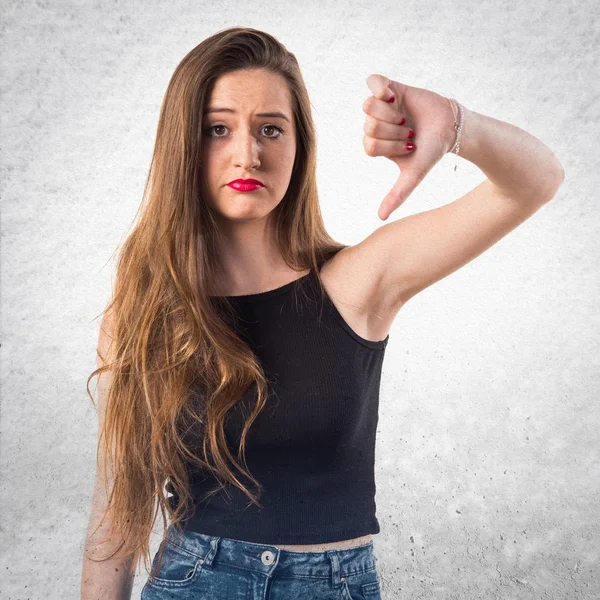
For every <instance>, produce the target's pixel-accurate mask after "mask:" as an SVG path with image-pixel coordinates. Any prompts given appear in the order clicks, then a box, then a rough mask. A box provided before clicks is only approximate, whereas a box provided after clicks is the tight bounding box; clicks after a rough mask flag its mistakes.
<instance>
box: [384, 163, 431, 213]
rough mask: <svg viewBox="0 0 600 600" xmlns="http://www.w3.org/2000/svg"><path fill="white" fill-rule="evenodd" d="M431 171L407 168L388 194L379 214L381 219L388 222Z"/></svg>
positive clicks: (412, 167)
mask: <svg viewBox="0 0 600 600" xmlns="http://www.w3.org/2000/svg"><path fill="white" fill-rule="evenodd" d="M430 170H431V169H430V168H426V169H421V168H419V167H415V166H411V167H405V168H404V169H403V170H402V173H401V174H400V177H398V179H397V180H396V183H395V184H394V185H393V187H392V189H391V190H390V191H389V192H388V193H387V195H386V196H385V198H384V199H383V201H382V202H381V205H380V206H379V210H378V211H377V214H378V216H379V218H380V219H382V220H384V221H385V220H386V219H387V218H388V217H389V216H390V215H391V214H392V213H393V212H394V211H395V210H396V209H397V208H398V207H399V206H400V205H401V204H402V203H403V202H405V201H406V199H407V198H408V197H409V196H410V195H411V194H412V193H413V191H414V189H415V188H416V187H417V186H418V185H419V184H420V183H421V182H422V181H423V179H425V177H426V176H427V173H429V171H430Z"/></svg>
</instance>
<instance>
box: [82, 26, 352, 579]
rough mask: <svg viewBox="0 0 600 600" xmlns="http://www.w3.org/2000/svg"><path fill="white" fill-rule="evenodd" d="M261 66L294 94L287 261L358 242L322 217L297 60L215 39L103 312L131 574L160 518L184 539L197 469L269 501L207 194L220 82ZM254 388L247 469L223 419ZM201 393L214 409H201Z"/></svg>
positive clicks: (177, 111) (113, 459)
mask: <svg viewBox="0 0 600 600" xmlns="http://www.w3.org/2000/svg"><path fill="white" fill-rule="evenodd" d="M250 68H262V69H267V70H269V71H270V72H273V73H275V74H278V75H281V76H282V77H284V78H285V81H286V82H287V85H288V86H289V89H290V92H291V96H292V111H293V115H294V121H295V130H296V132H297V133H296V135H297V144H296V148H297V150H296V157H295V161H294V166H293V171H292V176H291V181H290V185H289V188H288V190H287V192H286V194H285V196H284V197H283V199H282V200H281V202H280V203H279V205H278V206H277V207H276V209H274V211H273V214H272V215H270V216H272V217H273V223H274V226H275V233H276V236H277V243H278V248H279V250H280V252H281V255H282V256H283V258H284V260H285V262H286V263H287V264H288V265H289V266H290V268H292V269H293V270H298V271H300V270H303V269H308V268H312V269H314V271H315V273H316V274H317V277H318V269H319V266H320V265H321V264H322V263H323V262H325V261H326V260H327V259H328V258H330V257H331V256H333V255H334V254H336V253H337V252H338V251H339V250H341V249H343V248H344V247H346V246H345V245H343V244H339V243H337V242H336V241H335V240H333V239H332V238H331V237H330V236H329V235H328V233H327V231H326V230H325V226H324V223H323V219H322V215H321V211H320V208H319V199H318V193H317V184H316V133H315V127H314V123H313V120H312V116H311V107H310V100H309V97H308V93H307V90H306V86H305V83H304V80H303V78H302V75H301V72H300V67H299V65H298V62H297V59H296V57H295V55H294V54H292V53H291V52H289V51H288V50H287V49H286V48H285V47H284V46H283V45H282V44H281V43H280V42H279V41H278V40H277V39H275V38H274V37H273V36H271V35H269V34H267V33H265V32H262V31H259V30H256V29H253V28H249V27H233V28H228V29H225V30H222V31H220V32H218V33H216V34H215V35H213V36H211V37H209V38H207V39H205V40H204V41H203V42H201V43H200V44H198V46H196V47H195V48H194V49H193V50H191V52H189V53H188V54H187V55H186V56H185V57H184V58H183V60H182V61H181V62H180V63H179V65H178V66H177V68H176V69H175V72H174V73H173V76H172V78H171V80H170V82H169V85H168V87H167V91H166V94H165V97H164V99H163V102H162V106H161V111H160V117H159V121H158V128H157V134H156V142H155V147H154V153H153V156H152V161H151V165H150V171H149V174H148V178H147V180H146V185H145V188H144V193H143V198H142V202H141V205H140V208H139V211H138V215H139V219H138V221H137V224H135V226H134V227H133V230H132V232H131V233H130V235H129V236H128V237H127V239H126V240H125V242H124V244H123V247H122V249H121V251H120V253H119V259H118V263H117V273H116V279H115V283H114V292H113V297H112V300H111V301H110V302H109V304H108V306H107V307H106V309H105V310H104V313H106V314H108V312H109V311H110V315H111V323H112V326H111V337H112V343H111V352H110V358H111V360H110V361H108V360H107V357H105V356H102V355H101V353H100V352H99V355H100V357H101V358H102V360H103V361H105V364H102V363H100V364H101V366H100V367H99V368H98V369H96V370H95V371H93V373H92V374H91V375H90V376H89V378H88V380H87V392H88V395H89V396H90V398H92V402H93V401H94V400H93V397H92V395H91V394H90V391H89V383H90V380H91V379H92V378H93V377H94V376H100V375H101V374H102V373H103V372H105V371H110V378H111V384H110V386H109V389H108V391H107V395H106V412H105V418H104V423H103V427H102V431H101V433H100V435H99V438H98V457H99V456H100V451H101V450H102V454H103V456H104V457H105V460H104V461H103V462H104V464H103V465H99V466H100V467H101V468H102V469H103V472H104V473H105V474H106V475H107V474H108V471H107V468H109V469H110V471H111V477H110V480H111V481H112V489H110V490H108V489H107V490H106V491H107V497H108V500H107V507H106V510H105V511H104V513H103V519H102V520H104V519H105V518H106V517H107V515H109V514H110V517H111V519H110V521H111V523H110V539H111V540H112V539H116V540H117V541H118V543H120V545H119V547H118V548H117V550H116V551H115V552H113V553H112V554H111V555H110V556H107V557H106V558H104V559H102V560H108V559H109V558H112V557H113V556H115V554H116V553H117V552H119V551H122V554H123V555H124V556H127V557H130V558H131V561H132V562H131V564H132V568H131V573H132V574H134V573H135V570H136V569H137V565H138V564H139V561H140V559H141V557H142V556H143V557H144V565H145V567H146V570H148V564H149V561H150V552H149V542H150V534H151V532H152V530H153V526H154V522H155V521H156V517H157V513H158V511H159V509H160V512H161V515H162V517H163V535H164V534H165V533H166V529H167V521H166V515H168V516H169V519H170V521H171V523H172V524H173V525H174V526H176V527H178V528H179V529H180V530H181V524H180V522H181V520H182V519H183V518H184V517H185V516H186V515H187V514H188V511H189V510H190V509H191V508H192V504H193V498H192V496H191V493H190V487H189V485H190V480H189V466H190V465H193V466H194V468H199V469H201V470H202V469H204V470H207V471H208V472H210V473H212V474H213V475H214V477H215V478H216V479H217V481H218V482H219V484H218V485H217V486H216V487H215V489H214V490H212V491H211V492H210V494H212V493H215V492H217V491H218V490H219V489H220V487H221V486H223V487H224V485H225V484H226V483H229V484H232V485H235V486H236V487H238V488H239V489H240V490H242V491H243V492H244V493H245V494H246V495H247V496H248V497H249V498H250V501H251V502H253V503H255V504H256V505H257V506H259V507H260V506H261V504H260V502H258V500H257V498H256V497H255V496H254V495H253V494H252V493H251V492H250V491H249V490H248V489H247V488H246V487H244V485H243V484H242V483H241V481H240V480H239V478H238V476H237V475H236V471H237V472H239V473H242V475H244V476H247V477H248V478H249V479H250V480H251V481H252V482H253V484H255V485H256V486H257V487H258V488H259V490H260V489H262V488H261V485H260V482H258V481H257V480H256V479H255V478H254V477H253V476H252V474H251V473H250V472H249V471H248V470H247V465H246V461H245V454H244V448H245V441H246V435H247V433H248V430H249V428H250V426H251V425H252V423H253V421H254V420H255V419H256V417H257V416H258V413H259V412H260V411H261V410H262V408H263V407H264V406H265V403H266V398H267V393H268V382H267V380H266V379H265V374H264V372H263V370H262V368H261V365H260V364H259V362H258V361H257V358H256V356H255V354H254V353H253V351H252V350H251V348H250V347H249V346H248V345H247V344H246V343H245V342H244V341H243V340H242V339H241V338H240V337H239V336H238V335H237V334H236V333H235V330H234V328H232V327H231V323H230V315H231V314H232V313H231V310H232V309H231V305H230V303H229V302H228V300H227V299H226V298H225V297H217V296H211V295H209V294H210V291H211V289H214V288H213V285H214V284H215V282H218V281H222V280H221V275H220V274H221V273H222V271H223V269H222V268H221V263H220V261H219V255H218V248H219V243H220V242H221V241H222V239H221V238H220V233H219V228H218V227H217V225H216V222H215V220H214V218H213V214H212V212H211V210H210V208H209V206H208V204H207V202H206V201H205V199H204V198H203V197H202V194H201V185H200V182H201V177H202V164H201V150H202V131H201V127H202V114H203V110H204V106H205V102H206V101H207V99H208V97H209V93H210V91H211V89H212V86H214V83H215V81H216V80H217V79H218V78H219V77H220V76H221V75H223V74H225V73H228V72H231V71H236V70H239V69H250ZM318 281H319V283H320V285H321V289H322V290H323V287H322V283H321V279H320V277H318ZM228 315H229V316H228ZM253 384H255V385H256V396H257V401H256V405H255V407H254V410H253V411H252V412H251V413H250V415H249V417H248V419H247V421H245V426H244V428H243V431H242V435H241V439H240V444H239V447H238V452H237V458H238V459H239V460H240V462H241V463H242V464H239V463H238V462H236V458H235V457H234V456H233V455H232V453H231V452H230V450H229V448H228V445H227V442H226V437H225V433H224V421H225V417H226V414H227V413H228V411H229V410H230V409H231V408H232V407H233V406H234V405H235V404H237V403H238V402H239V401H240V399H241V398H242V396H243V395H244V393H245V392H246V391H247V390H248V388H249V387H250V386H251V385H253ZM198 394H199V395H198ZM198 397H201V398H202V402H201V403H198V402H194V401H193V399H194V398H198ZM195 426H201V428H202V431H203V432H204V435H203V438H202V443H201V444H200V445H201V446H202V447H201V448H198V447H197V445H196V446H192V445H191V444H190V443H188V441H186V435H185V432H186V431H190V429H191V428H193V427H195ZM98 462H100V461H98ZM106 475H105V476H106ZM108 480H109V479H108V477H106V481H108ZM167 481H168V482H170V485H171V486H172V489H173V490H174V491H175V493H176V494H177V496H178V497H179V504H178V506H177V508H176V510H173V509H172V507H171V505H170V504H169V501H168V496H167V495H166V493H165V484H166V483H167ZM107 485H108V484H107ZM98 528H99V527H98ZM96 531H97V529H96ZM92 535H93V534H92Z"/></svg>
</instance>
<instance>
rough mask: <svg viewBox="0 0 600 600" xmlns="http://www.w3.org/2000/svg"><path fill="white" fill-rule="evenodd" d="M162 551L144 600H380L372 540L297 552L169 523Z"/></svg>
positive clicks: (155, 558)
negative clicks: (343, 548) (179, 528)
mask: <svg viewBox="0 0 600 600" xmlns="http://www.w3.org/2000/svg"><path fill="white" fill-rule="evenodd" d="M161 547H162V548H164V551H163V562H162V565H161V568H160V571H159V572H158V573H156V574H155V576H153V575H152V574H150V576H149V577H148V580H147V581H146V584H145V585H144V587H143V589H142V593H141V600H167V599H177V600H191V599H192V598H193V599H194V600H381V592H380V588H379V576H378V573H377V568H376V558H375V555H374V553H373V542H369V543H368V544H367V545H363V546H358V547H355V548H349V549H345V550H325V551H321V552H295V551H292V550H281V549H279V548H277V546H271V545H268V544H258V543H255V542H245V541H241V540H234V539H230V538H225V537H219V536H213V535H205V534H202V533H197V532H195V531H187V530H185V531H184V532H183V533H180V532H179V531H178V530H177V529H175V528H174V527H173V526H172V525H171V526H169V528H168V530H167V535H166V537H165V539H164V540H163V541H162V542H161ZM159 553H160V548H159V550H157V552H156V554H155V556H154V559H153V569H152V571H153V572H154V570H155V567H156V565H157V564H158V557H159Z"/></svg>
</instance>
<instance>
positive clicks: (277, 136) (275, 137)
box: [204, 125, 283, 140]
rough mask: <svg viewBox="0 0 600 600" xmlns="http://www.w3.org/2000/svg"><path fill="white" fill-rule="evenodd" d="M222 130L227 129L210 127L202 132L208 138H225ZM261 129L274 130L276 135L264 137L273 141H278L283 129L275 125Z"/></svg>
mask: <svg viewBox="0 0 600 600" xmlns="http://www.w3.org/2000/svg"><path fill="white" fill-rule="evenodd" d="M223 129H227V127H226V126H225V125H213V126H212V127H207V128H206V129H205V130H204V131H206V132H207V133H208V135H209V137H217V138H220V137H225V135H222V133H223V131H222V130H223ZM262 129H265V130H275V131H276V132H277V135H272V134H267V135H265V137H266V138H271V139H274V140H276V139H278V138H279V137H281V135H282V134H283V129H281V127H278V126H277V125H263V127H262ZM213 130H214V132H215V135H211V133H210V132H211V131H213ZM217 130H218V131H217Z"/></svg>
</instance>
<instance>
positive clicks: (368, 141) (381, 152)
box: [363, 135, 416, 158]
mask: <svg viewBox="0 0 600 600" xmlns="http://www.w3.org/2000/svg"><path fill="white" fill-rule="evenodd" d="M407 144H412V150H409V149H408V148H410V146H407ZM363 148H364V150H365V152H366V153H367V155H368V156H385V157H386V158H391V157H393V156H403V155H405V154H411V153H413V152H414V151H415V150H416V145H415V144H414V142H413V141H412V140H410V141H404V140H400V141H394V140H380V139H377V138H374V137H370V136H368V135H365V136H363Z"/></svg>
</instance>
